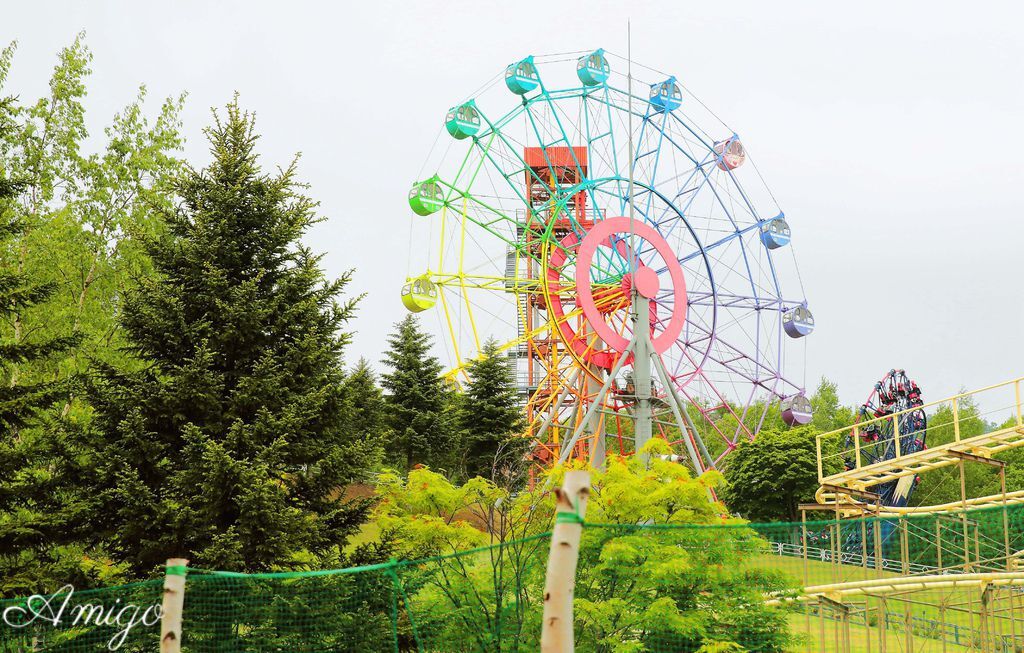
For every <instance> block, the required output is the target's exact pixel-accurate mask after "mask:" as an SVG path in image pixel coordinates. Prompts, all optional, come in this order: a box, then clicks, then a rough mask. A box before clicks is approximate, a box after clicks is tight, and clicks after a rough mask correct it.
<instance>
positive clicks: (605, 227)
mask: <svg viewBox="0 0 1024 653" xmlns="http://www.w3.org/2000/svg"><path fill="white" fill-rule="evenodd" d="M613 233H629V218H610V219H608V220H604V221H602V222H600V223H598V225H597V226H595V227H593V228H592V229H591V230H590V231H589V232H588V233H587V234H586V236H585V237H584V240H583V243H582V244H580V246H579V251H578V252H577V255H576V283H577V293H576V294H577V296H576V298H575V303H576V304H577V305H579V306H580V307H582V308H583V312H584V315H585V317H586V320H587V322H588V323H589V324H590V325H591V327H592V328H593V330H594V332H595V333H596V334H597V335H598V336H600V337H601V339H602V340H603V341H604V342H605V343H606V344H607V345H609V346H610V347H611V348H612V350H608V349H605V350H592V349H590V347H589V345H588V344H587V342H586V339H585V338H584V337H583V336H582V335H580V334H578V333H576V332H575V331H573V329H572V327H571V326H570V325H569V324H568V322H567V320H566V319H565V309H564V307H563V306H562V298H561V296H560V293H561V290H562V284H561V268H562V267H563V266H564V265H565V263H566V260H567V259H568V258H569V255H568V254H567V252H568V251H570V250H572V249H573V248H574V247H576V245H577V244H579V243H580V240H579V237H578V236H577V235H576V234H575V233H570V234H568V235H567V236H566V237H565V238H563V239H562V241H561V242H560V243H559V245H560V248H559V249H556V250H555V251H554V252H552V254H551V257H550V258H549V259H548V262H547V266H546V267H547V271H546V275H545V276H546V277H547V281H548V283H547V288H548V291H549V292H548V294H549V297H550V301H549V307H548V308H549V310H550V311H551V313H552V315H553V317H554V318H555V323H556V325H557V327H558V331H559V334H560V335H561V337H562V340H563V341H564V342H565V343H566V344H568V345H569V346H570V347H572V350H573V351H574V352H575V353H576V354H577V355H579V356H581V357H583V358H585V359H586V360H587V361H588V362H589V363H592V364H594V365H597V366H599V367H603V368H605V369H610V368H611V367H613V366H614V365H615V361H616V360H617V359H618V356H617V355H616V354H615V353H614V351H618V352H622V351H625V349H626V347H627V346H628V345H629V340H628V339H626V338H625V337H623V336H621V335H619V333H618V332H616V331H615V330H614V329H613V328H612V327H611V326H609V325H608V323H607V322H605V320H604V318H603V317H602V314H601V310H600V309H599V308H598V307H597V304H596V302H595V300H594V296H593V289H592V287H591V285H590V264H591V262H592V261H593V256H594V253H595V252H596V251H597V248H598V247H599V246H602V245H604V246H607V247H611V246H612V245H611V237H610V236H611V234H613ZM633 233H634V234H635V235H638V236H640V237H641V238H643V239H644V240H646V241H648V242H649V243H651V244H652V245H654V247H655V249H656V251H657V252H658V253H659V254H660V255H661V257H662V259H664V260H665V262H666V265H667V267H668V271H669V276H670V277H671V279H672V291H673V296H674V306H675V307H676V308H675V311H674V312H675V314H674V315H673V316H672V319H671V320H670V321H669V324H668V325H667V326H666V328H665V329H664V330H663V331H662V332H661V334H660V335H658V336H656V337H655V338H654V339H653V341H654V343H655V349H656V351H657V352H658V353H663V352H664V351H665V350H667V349H668V348H669V347H670V346H671V345H672V343H673V342H675V340H676V338H678V337H679V334H680V333H681V332H682V329H683V326H684V324H685V322H686V281H685V278H684V277H683V270H682V268H681V267H680V266H679V261H678V260H676V258H675V256H673V254H672V248H671V247H669V245H668V243H667V242H665V239H664V238H662V237H661V234H659V233H658V232H657V231H655V230H654V229H653V228H651V227H649V226H647V225H646V224H644V223H635V224H634V229H633ZM584 248H586V249H587V250H588V251H587V254H586V256H585V257H584V258H581V254H582V252H583V250H584ZM615 250H616V251H617V252H618V253H619V255H620V256H622V257H623V258H625V259H629V258H631V256H630V252H629V250H628V247H627V245H626V243H624V242H623V241H621V240H620V241H618V242H617V243H616V244H615ZM639 263H640V265H639V267H638V268H637V270H636V272H635V273H634V274H632V275H630V274H627V275H626V276H625V277H624V278H623V279H622V285H621V289H622V291H623V292H625V293H628V292H629V291H630V289H631V288H632V287H633V286H634V285H635V286H636V288H637V292H639V293H640V294H641V295H643V296H644V297H646V298H648V299H653V298H654V297H655V296H656V295H657V293H658V290H659V288H660V285H661V284H660V280H659V279H658V275H657V273H656V272H654V270H653V269H651V268H649V267H647V266H645V265H644V264H643V262H639ZM584 272H585V273H584ZM581 275H582V276H583V277H584V279H583V280H582V281H581V279H580V277H581ZM650 314H651V332H652V334H653V333H654V331H655V322H656V321H657V304H656V302H654V301H652V302H651V307H650ZM613 350H614V351H613ZM627 362H628V361H627Z"/></svg>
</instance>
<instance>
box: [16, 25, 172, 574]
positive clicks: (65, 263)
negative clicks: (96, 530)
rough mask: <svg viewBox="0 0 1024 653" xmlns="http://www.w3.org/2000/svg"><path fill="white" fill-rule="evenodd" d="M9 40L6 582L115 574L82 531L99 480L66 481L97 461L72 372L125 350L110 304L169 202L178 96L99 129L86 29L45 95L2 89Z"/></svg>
mask: <svg viewBox="0 0 1024 653" xmlns="http://www.w3.org/2000/svg"><path fill="white" fill-rule="evenodd" d="M15 49H16V48H15V45H14V44H12V45H10V46H9V47H7V48H5V49H3V51H2V52H0V95H6V94H8V93H11V94H12V95H15V96H17V97H16V98H11V99H7V100H0V179H2V182H0V190H2V191H3V192H4V194H5V195H7V196H9V197H7V198H6V199H4V200H3V202H2V207H0V211H2V218H0V228H2V231H3V244H2V246H0V279H2V280H0V285H3V290H0V294H5V295H7V296H6V297H5V298H4V299H3V302H2V303H3V307H4V312H3V316H2V317H3V319H0V343H2V345H0V346H2V349H3V352H4V353H3V354H0V356H2V357H3V358H4V362H3V373H2V376H3V378H2V379H0V382H2V386H3V388H4V389H3V390H2V391H0V413H3V417H2V418H0V423H4V424H3V426H4V428H3V433H2V434H0V579H3V581H2V583H0V593H5V594H17V593H25V592H29V591H34V590H36V589H39V588H40V587H43V586H59V585H61V584H63V583H66V582H71V583H74V584H75V586H76V587H79V588H81V587H86V586H89V585H93V584H99V583H109V582H112V581H115V580H116V579H118V578H122V577H123V574H124V571H125V569H124V566H123V565H121V564H118V563H117V562H115V561H114V560H112V559H111V557H110V553H109V551H107V550H106V547H105V546H104V545H102V544H99V543H95V542H94V543H92V544H89V543H86V542H85V541H84V540H83V539H82V538H81V537H79V536H80V535H81V534H83V533H87V532H89V530H90V529H91V526H92V524H91V523H90V522H89V517H88V514H89V513H88V510H89V507H90V503H91V501H92V500H93V499H94V495H93V489H94V488H91V487H89V486H88V485H84V486H81V487H80V489H77V490H71V489H68V488H69V487H72V486H73V485H74V484H75V483H77V482H78V481H80V480H82V479H85V478H88V477H90V475H91V473H92V470H91V467H92V463H91V460H90V459H89V457H88V455H87V453H85V452H83V451H81V450H78V449H76V447H75V445H74V443H73V442H72V441H71V440H69V439H68V438H66V437H65V431H66V429H67V427H68V425H69V424H70V425H71V427H72V428H80V427H81V426H82V425H84V424H87V423H88V421H89V418H90V411H89V409H88V407H87V406H86V405H85V404H84V403H83V402H82V401H81V400H80V398H78V397H79V394H80V393H79V392H78V391H77V389H76V388H77V383H76V381H77V377H78V376H79V375H81V374H84V373H86V372H87V371H88V370H89V369H90V367H91V366H92V364H93V362H94V361H103V362H106V363H110V364H117V365H119V366H124V365H127V364H128V362H129V361H130V360H131V358H130V356H128V355H127V354H126V353H125V352H124V351H122V349H121V346H122V345H123V344H124V339H123V333H122V331H121V329H120V328H119V326H118V324H117V314H118V312H119V311H120V310H121V302H122V298H123V294H124V292H125V290H126V289H127V288H129V287H131V286H133V285H134V283H135V280H136V279H137V278H139V277H143V276H145V275H146V274H148V273H149V271H150V268H151V266H150V264H149V262H148V257H147V256H146V255H145V252H144V251H143V246H142V242H141V237H142V236H144V235H146V234H155V233H158V232H159V230H160V228H161V224H162V220H161V218H160V216H159V215H158V213H157V212H154V211H153V208H154V207H157V208H166V207H169V206H170V199H169V197H170V193H169V189H168V182H169V179H170V178H171V177H172V176H173V174H175V173H176V171H177V170H178V169H179V167H180V164H179V162H178V161H177V159H176V158H175V156H174V155H175V153H176V152H177V150H178V149H179V148H180V146H181V142H182V139H181V136H180V135H179V127H180V120H179V111H180V109H181V105H182V101H183V98H181V97H179V98H174V99H167V100H166V101H164V102H163V104H162V105H161V106H160V107H159V110H158V111H156V112H155V113H156V115H155V117H152V116H149V115H147V114H149V113H152V112H149V111H147V110H145V106H146V92H145V88H144V87H142V88H140V89H139V92H138V94H137V96H136V97H135V99H134V100H132V101H131V102H130V103H129V104H128V105H127V106H126V107H125V108H124V109H123V110H122V111H121V112H120V113H119V114H118V115H116V116H114V119H113V121H112V123H111V124H110V126H109V127H107V128H106V130H104V132H103V133H102V134H93V135H90V134H89V133H88V131H87V129H86V113H85V108H84V105H83V100H84V97H85V94H86V81H87V79H88V77H89V74H90V70H89V64H90V61H91V54H90V53H89V51H88V49H87V47H86V46H85V42H84V37H83V36H82V35H79V36H78V37H77V38H76V39H75V40H74V42H73V43H72V44H71V45H70V46H69V47H67V48H65V49H64V50H62V51H61V52H60V53H59V55H58V58H57V65H56V66H55V68H54V70H53V74H52V76H51V78H50V81H49V85H48V92H47V94H46V95H45V96H44V97H40V98H38V99H35V100H28V101H22V100H21V96H20V95H18V94H16V93H13V92H11V91H9V90H8V89H7V87H6V82H7V73H8V71H9V70H10V68H11V66H12V64H13V60H14V53H15ZM92 147H94V148H95V150H94V151H92V152H89V151H87V148H92ZM9 293H10V294H9ZM40 409H44V410H40ZM15 429H16V430H15Z"/></svg>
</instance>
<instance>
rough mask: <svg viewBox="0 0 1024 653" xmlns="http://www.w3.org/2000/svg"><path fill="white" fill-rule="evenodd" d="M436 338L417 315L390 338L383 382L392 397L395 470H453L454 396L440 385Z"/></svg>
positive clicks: (390, 414)
mask: <svg viewBox="0 0 1024 653" xmlns="http://www.w3.org/2000/svg"><path fill="white" fill-rule="evenodd" d="M430 346H431V338H430V336H429V335H428V334H426V333H425V332H424V331H423V330H422V329H421V327H420V324H419V321H418V320H417V319H416V317H415V316H413V315H407V316H406V317H405V319H403V320H402V321H401V322H399V323H398V324H396V325H395V332H394V333H392V334H391V335H390V336H389V337H388V351H387V352H385V354H384V365H385V366H387V367H388V368H390V371H388V372H387V373H386V374H383V375H382V376H381V385H382V386H383V387H384V389H385V390H386V391H387V396H386V401H387V408H388V410H387V420H386V421H387V426H388V442H387V444H386V445H385V449H386V451H387V454H388V460H389V462H391V463H392V464H396V463H397V464H399V465H404V466H405V468H406V469H411V468H412V467H413V466H414V465H429V466H431V467H438V468H442V467H448V468H449V469H451V467H452V462H453V461H454V460H455V452H454V447H453V444H454V442H453V441H452V440H453V438H452V436H451V431H452V429H451V427H452V424H451V420H450V419H449V416H448V411H446V410H445V409H446V407H447V403H448V401H449V395H450V393H449V391H448V389H447V388H446V386H445V383H444V381H443V380H442V379H441V369H442V368H441V363H440V362H439V361H438V360H437V357H435V356H433V355H432V354H431V353H430Z"/></svg>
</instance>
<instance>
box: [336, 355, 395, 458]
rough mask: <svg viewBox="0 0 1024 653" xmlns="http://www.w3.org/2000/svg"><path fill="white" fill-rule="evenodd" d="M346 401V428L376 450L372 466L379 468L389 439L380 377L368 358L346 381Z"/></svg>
mask: <svg viewBox="0 0 1024 653" xmlns="http://www.w3.org/2000/svg"><path fill="white" fill-rule="evenodd" d="M345 399H346V401H347V402H348V406H347V408H348V415H349V417H348V420H347V423H348V426H347V428H348V430H349V432H350V433H351V434H352V436H353V437H355V438H357V439H360V440H362V441H364V442H366V443H367V444H368V445H370V446H372V447H373V449H374V456H373V458H372V461H373V462H372V467H377V466H378V465H379V464H380V456H381V454H382V453H383V443H384V441H385V439H386V428H387V427H386V426H385V423H384V422H385V405H384V394H383V393H382V392H381V389H380V386H379V385H377V374H376V373H375V372H374V371H373V368H372V367H370V362H369V361H368V360H366V359H365V358H360V359H359V361H358V362H357V363H356V366H355V367H354V368H353V369H352V371H351V372H350V373H349V375H348V378H346V379H345Z"/></svg>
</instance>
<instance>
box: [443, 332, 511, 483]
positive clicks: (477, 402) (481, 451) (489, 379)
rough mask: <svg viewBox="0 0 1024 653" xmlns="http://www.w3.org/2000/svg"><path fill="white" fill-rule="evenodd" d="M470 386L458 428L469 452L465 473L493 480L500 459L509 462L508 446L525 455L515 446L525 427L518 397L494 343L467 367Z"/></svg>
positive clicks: (490, 342) (467, 453)
mask: <svg viewBox="0 0 1024 653" xmlns="http://www.w3.org/2000/svg"><path fill="white" fill-rule="evenodd" d="M466 372H467V373H468V374H469V383H468V384H467V385H466V390H465V392H464V394H463V397H462V402H461V405H460V407H459V408H460V410H459V426H460V430H461V432H462V437H463V443H462V447H463V449H464V450H465V452H466V473H467V474H468V475H469V476H482V477H484V478H492V477H494V476H495V475H496V474H495V473H494V472H495V471H496V470H495V469H494V467H495V463H496V461H497V459H498V458H500V459H502V460H506V461H507V460H509V456H507V455H504V456H503V455H501V454H505V453H507V447H508V446H509V445H512V447H511V448H512V449H514V450H516V452H517V453H519V454H522V453H524V447H523V446H515V445H517V444H519V443H520V442H522V443H523V444H524V445H525V443H526V440H525V439H524V438H517V436H519V435H520V434H521V432H522V430H523V429H524V428H525V426H526V425H525V423H524V419H523V410H522V407H521V406H520V405H519V395H518V393H517V392H516V387H515V383H514V381H513V379H512V375H511V374H510V373H509V368H508V363H507V359H506V358H505V357H504V356H503V355H502V353H501V352H500V351H499V350H498V343H497V341H495V340H493V339H492V340H488V341H487V342H486V343H484V346H483V349H482V351H481V356H480V358H478V359H477V360H475V361H472V362H471V363H469V365H467V367H466Z"/></svg>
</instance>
